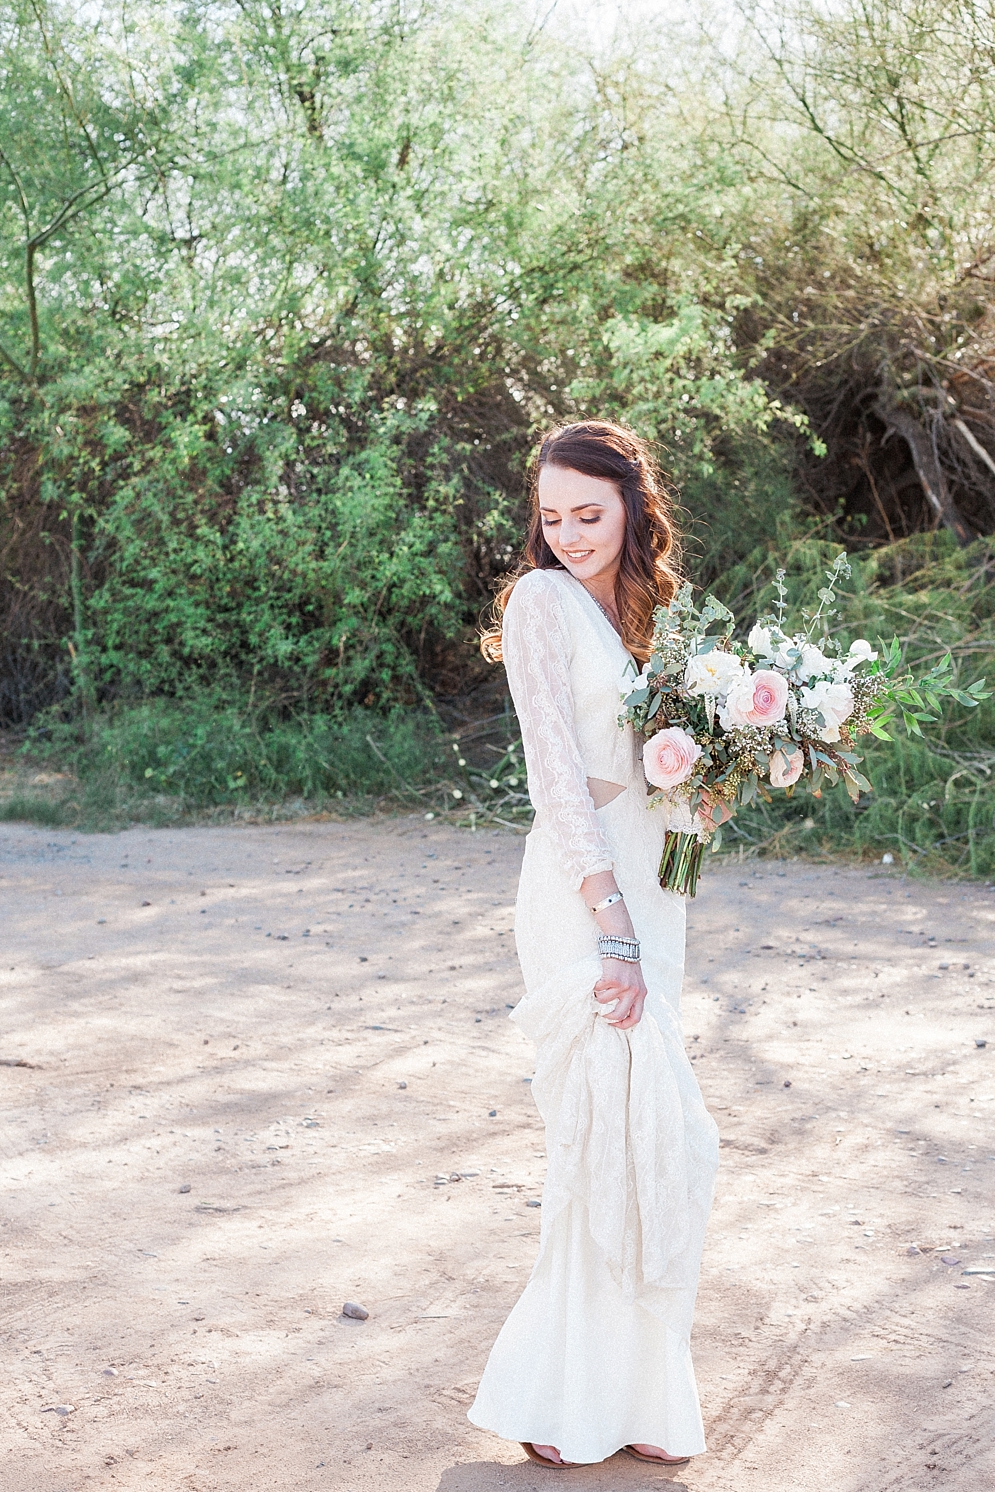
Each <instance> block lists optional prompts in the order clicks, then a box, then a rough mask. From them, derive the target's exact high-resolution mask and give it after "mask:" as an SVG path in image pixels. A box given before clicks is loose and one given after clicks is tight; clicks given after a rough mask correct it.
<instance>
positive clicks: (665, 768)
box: [643, 725, 701, 787]
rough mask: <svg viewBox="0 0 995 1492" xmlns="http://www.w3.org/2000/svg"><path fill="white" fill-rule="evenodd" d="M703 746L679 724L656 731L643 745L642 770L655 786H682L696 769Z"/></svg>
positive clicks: (648, 780)
mask: <svg viewBox="0 0 995 1492" xmlns="http://www.w3.org/2000/svg"><path fill="white" fill-rule="evenodd" d="M700 756H701V747H700V746H699V745H698V743H697V741H695V740H694V738H693V737H692V736H689V735H688V733H687V731H686V730H681V728H680V726H679V725H671V726H668V728H667V729H666V730H661V731H657V733H656V735H655V736H651V737H650V739H649V740H648V741H647V742H646V745H645V746H644V747H643V770H644V771H645V773H646V780H647V782H652V784H653V786H654V787H680V785H681V783H682V782H687V780H688V778H689V777H690V776H691V773H692V772H693V771H694V766H695V762H696V761H697V760H698V758H699V757H700Z"/></svg>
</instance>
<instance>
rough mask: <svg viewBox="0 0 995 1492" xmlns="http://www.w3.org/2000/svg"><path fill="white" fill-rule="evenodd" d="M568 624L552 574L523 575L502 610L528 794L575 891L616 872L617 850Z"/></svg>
mask: <svg viewBox="0 0 995 1492" xmlns="http://www.w3.org/2000/svg"><path fill="white" fill-rule="evenodd" d="M567 625H568V624H567V620H566V617H565V615H564V611H563V598H562V596H561V595H560V593H559V590H558V588H557V585H556V581H555V580H554V579H553V578H552V576H548V575H546V574H544V572H543V571H542V570H534V571H532V572H530V573H529V574H528V575H526V576H523V578H522V579H521V580H520V581H519V582H518V584H517V585H516V586H515V589H514V591H513V592H512V594H511V599H510V600H509V602H508V607H507V610H506V612H505V615H504V626H503V644H502V645H503V651H504V665H505V669H506V671H507V674H508V683H509V685H510V686H511V697H512V699H513V700H514V702H515V710H516V712H517V714H518V720H519V724H520V725H521V727H522V744H523V747H524V749H525V765H526V768H527V769H528V779H529V797H530V798H531V799H532V806H533V807H534V808H535V810H536V815H537V817H538V818H539V819H540V821H541V822H542V823H543V824H544V825H545V826H546V828H547V829H548V830H549V831H550V832H551V833H552V834H554V835H555V837H556V840H557V843H558V845H559V848H560V852H561V854H562V857H563V864H564V866H565V868H566V870H567V872H568V874H569V875H570V877H571V881H572V884H573V886H574V889H577V888H578V887H579V886H580V884H581V882H582V881H583V880H584V878H585V877H586V876H589V875H594V874H596V873H597V872H598V871H600V870H611V868H612V856H611V852H610V850H609V847H608V841H607V839H606V838H605V835H604V833H603V831H602V828H601V825H600V824H599V823H598V819H597V814H596V812H595V808H594V803H593V802H592V800H591V794H590V793H589V792H588V789H587V774H586V773H585V771H584V763H583V761H582V760H581V755H580V747H579V745H578V742H577V735H576V731H575V730H574V713H573V695H572V692H571V688H570V668H569V639H568V632H567Z"/></svg>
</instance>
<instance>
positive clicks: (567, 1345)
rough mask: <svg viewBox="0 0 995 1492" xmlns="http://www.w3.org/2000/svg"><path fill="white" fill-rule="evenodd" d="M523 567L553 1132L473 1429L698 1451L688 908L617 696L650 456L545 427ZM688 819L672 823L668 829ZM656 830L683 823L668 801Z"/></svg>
mask: <svg viewBox="0 0 995 1492" xmlns="http://www.w3.org/2000/svg"><path fill="white" fill-rule="evenodd" d="M533 475H534V481H533V494H532V513H531V518H530V524H529V532H528V539H527V543H526V548H525V560H524V563H523V565H522V567H521V568H520V570H519V571H518V573H517V575H516V576H515V577H514V578H513V579H512V580H510V581H509V582H508V584H507V585H506V586H505V588H504V590H503V591H502V592H501V594H500V596H499V597H498V601H497V607H496V611H497V615H498V617H499V618H500V626H499V627H496V628H495V629H494V630H493V631H492V632H490V633H488V635H487V636H486V637H485V638H484V643H483V646H484V651H485V656H488V657H489V658H491V659H492V660H497V659H500V658H503V660H504V664H505V668H506V670H507V674H508V681H509V683H510V686H511V693H512V697H513V699H514V702H515V708H516V710H517V712H518V719H519V721H520V723H521V727H522V737H523V742H524V747H525V758H526V764H527V767H528V780H529V794H530V796H531V799H532V802H533V805H534V807H535V824H534V827H533V829H532V832H531V833H530V834H529V837H528V840H527V842H526V846H525V858H524V863H523V867H522V877H521V882H520V885H519V891H518V902H517V908H516V917H515V935H516V939H517V943H518V953H519V958H520V960H521V965H522V974H523V976H524V981H525V988H526V993H525V995H524V997H523V999H522V1000H521V1002H520V1003H519V1005H518V1006H517V1007H516V1009H515V1012H514V1017H513V1018H514V1019H515V1020H516V1021H517V1022H518V1024H519V1025H520V1026H521V1028H522V1030H523V1031H524V1032H525V1033H526V1034H527V1035H528V1036H529V1037H530V1038H531V1039H532V1040H533V1041H534V1042H535V1045H536V1049H537V1051H536V1072H535V1078H534V1080H533V1084H532V1092H533V1094H534V1096H535V1099H536V1103H537V1104H538V1107H539V1110H540V1112H541V1114H542V1117H543V1120H544V1122H545V1126H546V1153H547V1176H546V1185H545V1188H544V1191H543V1203H542V1209H543V1210H542V1233H541V1242H540V1248H539V1257H538V1259H537V1261H536V1265H535V1268H534V1269H533V1271H532V1275H531V1278H530V1279H529V1282H528V1284H527V1285H526V1287H525V1291H524V1293H523V1294H522V1296H521V1298H520V1300H519V1301H518V1303H517V1305H516V1306H515V1307H514V1309H513V1310H512V1312H511V1315H510V1316H509V1317H508V1319H507V1321H506V1322H505V1324H504V1326H503V1327H502V1329H501V1332H500V1334H499V1336H498V1338H497V1341H496V1342H495V1343H494V1347H493V1349H492V1351H491V1354H490V1358H489V1359H488V1362H487V1366H486V1368H485V1370H484V1376H483V1378H482V1380H481V1383H480V1387H479V1389H478V1391H477V1397H476V1400H475V1402H474V1404H473V1407H472V1408H471V1410H470V1412H469V1417H470V1420H471V1421H472V1422H473V1423H474V1424H475V1425H478V1426H480V1427H481V1428H483V1429H488V1430H493V1431H494V1432H495V1433H496V1434H498V1435H501V1436H503V1437H505V1438H506V1439H509V1440H517V1441H520V1442H521V1444H522V1445H523V1448H524V1449H525V1451H526V1453H527V1454H528V1456H529V1457H530V1459H531V1460H533V1461H537V1462H539V1463H541V1464H542V1465H545V1466H550V1467H560V1468H564V1467H567V1466H570V1465H577V1464H581V1463H590V1462H599V1461H603V1460H604V1459H605V1458H606V1457H608V1456H611V1455H613V1454H614V1453H615V1452H616V1451H617V1450H625V1451H627V1452H628V1453H629V1454H630V1455H633V1456H635V1457H636V1458H637V1459H639V1460H643V1461H650V1462H653V1463H654V1464H656V1465H681V1464H683V1463H684V1462H685V1461H686V1460H687V1459H688V1458H689V1457H690V1456H693V1455H696V1454H698V1453H699V1452H701V1451H703V1450H704V1448H705V1446H704V1436H703V1432H702V1423H701V1411H700V1409H699V1405H698V1394H697V1389H696V1386H695V1380H694V1369H693V1367H692V1363H691V1350H690V1335H691V1320H692V1315H693V1311H694V1299H695V1291H696V1288H697V1282H698V1271H699V1265H700V1260H701V1250H702V1244H703V1240H704V1233H705V1224H706V1221H707V1218H708V1212H709V1208H710V1205H711V1198H712V1189H713V1185H714V1178H715V1171H716V1166H717V1161H718V1140H717V1133H716V1129H715V1125H714V1123H713V1121H712V1119H711V1118H710V1117H709V1115H708V1114H707V1112H706V1110H705V1108H704V1104H703V1102H702V1098H701V1094H700V1092H699V1090H698V1086H697V1083H696V1081H695V1078H694V1075H693V1072H692V1069H691V1065H690V1063H689V1061H688V1059H687V1056H686V1055H685V1052H684V1043H683V1038H682V1032H681V1020H680V992H681V980H682V976H683V967H684V924H685V908H684V903H683V901H682V899H681V898H680V897H679V896H676V895H674V894H673V893H671V892H667V891H662V890H661V889H660V885H659V881H658V879H657V868H658V866H659V862H660V855H661V850H662V845H663V836H664V833H665V831H666V829H667V827H668V815H667V813H666V812H661V811H659V810H656V811H654V812H652V813H650V812H647V809H646V782H645V779H644V777H643V772H642V763H641V757H640V752H639V749H638V745H637V742H636V739H635V737H634V736H633V734H632V731H631V730H630V729H626V730H624V731H622V730H620V729H619V728H618V725H617V723H616V717H617V715H618V710H619V690H620V684H621V680H622V676H623V673H624V671H625V669H626V667H627V666H628V668H629V674H630V677H631V675H632V662H633V660H635V662H636V664H637V666H638V665H641V664H642V662H644V661H645V660H646V659H647V658H648V657H649V652H650V648H649V644H650V638H651V631H652V612H653V608H654V607H655V606H658V605H659V604H660V603H661V602H664V603H665V602H667V601H669V600H670V597H671V596H672V594H673V592H674V590H675V587H676V584H677V578H676V574H675V571H674V569H673V568H672V565H673V558H674V543H675V539H674V531H673V527H672V520H671V512H670V504H669V502H668V499H667V497H666V495H665V493H664V492H663V491H662V490H661V486H660V484H659V481H658V479H657V477H656V475H655V473H654V468H653V464H652V462H651V460H650V457H649V454H648V451H647V448H646V447H645V445H644V444H643V443H642V441H640V440H639V439H638V438H637V437H636V436H634V435H633V434H632V433H631V432H630V431H627V430H624V429H621V428H619V427H618V426H615V425H611V424H607V423H605V422H602V421H599V420H589V421H585V422H584V423H582V424H576V425H568V426H567V427H565V428H563V429H559V430H555V431H553V432H552V433H551V434H550V435H547V436H546V438H545V440H544V441H543V443H542V446H541V448H540V450H539V453H538V457H537V460H536V463H535V469H534V474H533ZM681 818H682V819H683V821H681ZM670 826H671V827H674V828H685V829H690V827H691V825H690V823H689V821H688V819H687V808H686V806H684V805H677V806H675V807H674V808H673V810H672V812H671V816H670Z"/></svg>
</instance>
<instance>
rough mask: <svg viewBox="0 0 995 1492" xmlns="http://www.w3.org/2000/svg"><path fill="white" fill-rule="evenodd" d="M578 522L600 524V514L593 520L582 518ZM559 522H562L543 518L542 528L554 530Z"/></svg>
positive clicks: (557, 519)
mask: <svg viewBox="0 0 995 1492" xmlns="http://www.w3.org/2000/svg"><path fill="white" fill-rule="evenodd" d="M580 521H581V523H600V522H601V514H600V513H598V514H597V515H596V516H595V517H594V518H582V519H581V520H580ZM560 522H562V519H559V518H544V519H543V520H542V526H543V528H555V527H556V525H557V524H558V523H560Z"/></svg>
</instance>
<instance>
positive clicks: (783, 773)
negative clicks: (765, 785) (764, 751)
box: [770, 746, 805, 787]
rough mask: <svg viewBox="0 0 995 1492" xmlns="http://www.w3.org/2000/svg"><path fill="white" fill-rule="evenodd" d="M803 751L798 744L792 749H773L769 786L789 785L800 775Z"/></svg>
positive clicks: (803, 762)
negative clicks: (788, 750)
mask: <svg viewBox="0 0 995 1492" xmlns="http://www.w3.org/2000/svg"><path fill="white" fill-rule="evenodd" d="M804 766H805V753H804V751H802V749H801V747H800V746H796V747H795V748H794V750H793V751H790V752H787V751H775V752H774V754H773V756H772V757H771V759H770V785H771V787H790V786H791V784H792V783H793V782H797V781H798V779H799V777H800V776H801V775H802V768H803V767H804Z"/></svg>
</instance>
